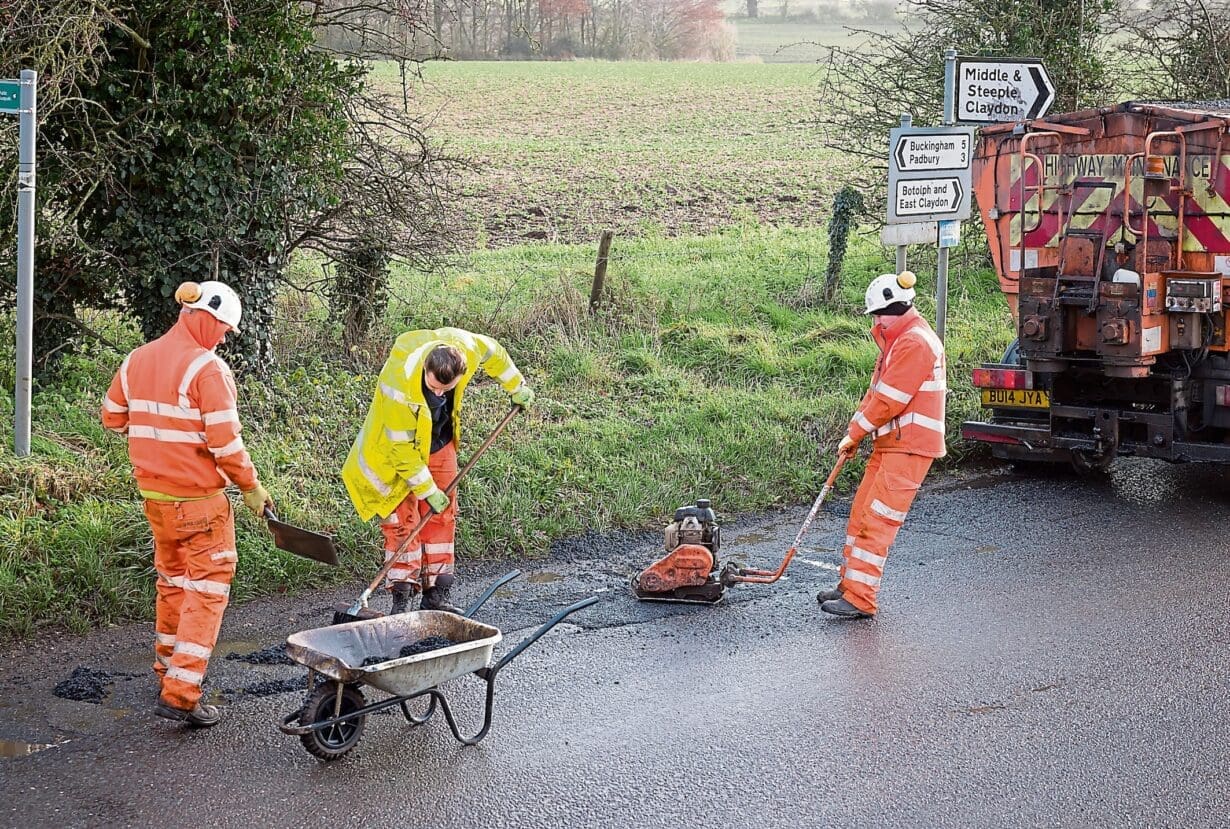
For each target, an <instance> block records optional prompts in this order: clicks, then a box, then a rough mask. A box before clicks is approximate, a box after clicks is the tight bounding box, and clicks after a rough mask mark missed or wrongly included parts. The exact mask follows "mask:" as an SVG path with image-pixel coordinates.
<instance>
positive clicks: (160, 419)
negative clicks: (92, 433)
mask: <svg viewBox="0 0 1230 829" xmlns="http://www.w3.org/2000/svg"><path fill="white" fill-rule="evenodd" d="M185 320H186V317H180V319H179V321H178V322H177V323H176V324H175V325H174V326H173V327H172V328H171V330H170V331H168V332H167V333H166V334H164V335H162V336H161V337H159V338H158V339H156V340H154V341H153V342H151V343H146V344H145V345H143V346H141V347H140V348H138V349H136V350H135V351H133V352H132V353H131V354H129V355H128V356H127V357H125V358H124V362H123V363H122V364H121V365H120V370H119V371H118V372H116V375H115V379H114V380H112V381H111V388H110V389H108V391H107V396H106V398H105V399H104V400H103V407H102V422H103V426H105V427H107V428H108V429H110V430H112V431H114V432H119V433H120V434H122V435H127V436H128V457H129V458H130V459H131V460H132V466H133V474H134V476H135V477H136V479H137V484H138V486H139V487H140V488H141V490H142V491H144V492H156V493H159V494H162V495H168V496H172V497H175V498H200V497H204V496H207V495H212V494H213V493H215V492H218V491H220V490H221V489H222V488H223V487H225V486H226V485H227V484H228V483H232V482H233V483H235V484H237V485H238V486H239V488H240V489H242V490H244V491H247V490H249V489H252V488H253V487H254V486H256V483H257V479H256V469H255V467H253V466H252V459H251V458H249V457H248V452H247V450H246V449H244V445H243V439H242V438H240V437H239V432H240V428H241V427H240V425H239V412H238V410H237V409H236V400H235V380H234V378H233V377H232V376H231V369H230V367H229V366H228V365H227V364H226V361H225V360H223V359H222V358H221V357H219V356H218V355H217V354H215V353H214V352H213V351H212V350H210V349H206V348H203V347H202V346H201V345H200V343H198V342H197V341H196V339H195V338H194V337H193V336H192V333H191V332H190V331H189V329H188V325H187V323H186V321H185Z"/></svg>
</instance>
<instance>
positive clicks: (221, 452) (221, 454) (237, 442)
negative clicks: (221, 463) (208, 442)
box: [209, 437, 243, 458]
mask: <svg viewBox="0 0 1230 829" xmlns="http://www.w3.org/2000/svg"><path fill="white" fill-rule="evenodd" d="M209 451H210V452H211V453H213V456H214V457H215V458H225V457H226V456H227V455H234V454H235V453H236V452H242V451H243V438H241V437H237V438H235V439H234V440H232V441H231V442H230V443H228V444H227V445H226V446H223V447H222V448H221V449H215V448H213V447H212V446H211V447H209Z"/></svg>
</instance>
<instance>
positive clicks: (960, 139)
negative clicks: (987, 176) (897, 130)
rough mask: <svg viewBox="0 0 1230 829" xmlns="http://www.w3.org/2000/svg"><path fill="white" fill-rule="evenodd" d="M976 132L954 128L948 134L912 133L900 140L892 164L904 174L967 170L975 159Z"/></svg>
mask: <svg viewBox="0 0 1230 829" xmlns="http://www.w3.org/2000/svg"><path fill="white" fill-rule="evenodd" d="M973 149H974V131H973V130H970V129H962V128H961V127H955V128H952V129H948V130H928V131H927V132H925V133H921V134H920V131H919V130H913V131H911V132H909V133H905V134H903V135H899V136H898V137H897V148H896V149H895V150H894V151H893V160H894V161H896V162H897V169H898V170H901V171H902V172H911V173H912V172H919V171H924V170H925V171H930V172H934V171H938V170H964V169H966V168H968V167H969V161H970V158H971V157H972V156H973V154H974V153H973Z"/></svg>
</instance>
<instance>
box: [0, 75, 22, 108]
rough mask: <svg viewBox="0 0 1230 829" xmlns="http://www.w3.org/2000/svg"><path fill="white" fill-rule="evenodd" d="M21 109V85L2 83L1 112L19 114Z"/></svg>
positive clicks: (0, 91)
mask: <svg viewBox="0 0 1230 829" xmlns="http://www.w3.org/2000/svg"><path fill="white" fill-rule="evenodd" d="M19 109H21V84H20V83H18V82H17V81H0V112H17V110H19Z"/></svg>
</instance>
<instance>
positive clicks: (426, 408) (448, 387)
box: [342, 328, 534, 613]
mask: <svg viewBox="0 0 1230 829" xmlns="http://www.w3.org/2000/svg"><path fill="white" fill-rule="evenodd" d="M479 368H481V369H482V370H483V371H485V372H486V373H487V374H488V375H489V376H491V377H492V378H494V379H495V380H496V381H497V382H498V383H499V384H500V386H501V387H503V389H504V391H506V392H508V394H509V395H510V396H511V398H512V402H513V403H514V404H515V405H518V406H521V407H523V408H528V407H529V405H530V403H531V402H533V399H534V393H533V391H531V390H530V388H529V387H528V386H527V385H526V384H525V378H524V377H522V376H521V372H520V371H518V370H517V367H516V366H515V365H513V362H512V359H511V358H510V357H509V356H508V352H507V351H505V350H504V347H503V346H501V345H500V344H499V343H498V342H496V341H495V340H494V339H492V338H491V337H485V336H483V335H481V334H472V333H470V332H469V331H463V330H462V329H460V328H439V329H436V330H434V331H433V330H422V331H408V332H406V333H405V334H402V335H401V336H400V337H398V338H397V342H396V343H395V344H394V345H393V351H392V353H390V354H389V359H388V360H387V361H386V362H385V364H384V368H383V369H382V370H381V371H380V380H379V383H378V384H377V386H376V393H375V396H374V397H373V398H372V405H371V408H370V409H368V412H367V418H366V420H364V422H363V428H362V429H361V430H359V435H358V437H356V438H355V441H354V445H353V446H351V447H350V455H349V456H348V457H347V458H346V463H345V464H344V465H343V466H342V479H343V481H345V483H346V490H347V491H348V492H349V493H350V500H351V501H352V502H354V505H355V509H357V510H358V511H359V516H360V517H361V518H363V520H365V521H366V520H369V519H370V518H372V516H379V517H380V518H381V531H382V532H383V534H384V549H385V561H386V562H387V561H388V560H389V558H391V557H392V556H393V555H394V554H395V553H396V551H397V548H398V547H400V546H401V544H402V542H403V541H405V539H406V537H407V536H408V535H409V534H410V531H411V530H412V529H413V528H414V525H415V524H416V523H417V522H418V521H419V520H420V517H421V516H423V515H426V514H427V511H428V510H430V511H431V512H433V513H434V516H433V517H432V520H431V521H430V522H429V523H428V524H427V525H426V526H425V527H424V528H423V531H422V532H421V533H420V534H419V536H418V538H416V539H415V541H414V543H413V544H412V545H411V546H410V547H409V548H407V549H406V550H405V552H403V553H402V554H401V556H400V557H399V560H398V561H397V562H395V563H394V565H393V567H392V569H390V570H389V575H388V582H387V583H388V586H389V587H390V589H391V590H392V591H393V607H392V612H393V613H402V612H404V611H405V610H406V609H407V608H408V606H409V601H410V598H411V596H413V595H414V594H415V592H416V591H417V590H418V588H419V586H420V584H422V586H423V587H424V592H423V601H422V608H423V609H424V610H447V611H450V612H454V613H456V612H459V611H458V609H457V608H456V607H455V606H453V605H452V604H451V603H450V602H449V588H450V587H451V586H452V583H453V575H454V549H455V548H454V537H455V534H456V528H457V504H456V500H455V499H454V500H452V501H451V502H450V499H449V497H448V495H446V494H445V492H444V490H445V489H446V488H447V487H448V485H449V483H451V482H452V480H453V479H454V478H455V477H456V476H457V445H458V442H459V440H460V438H461V403H462V399H463V397H464V395H465V390H466V386H467V385H468V384H469V382H470V379H471V378H472V377H473V376H474V374H475V373H476V372H477V371H478V369H479ZM423 568H426V570H425V572H424V569H423Z"/></svg>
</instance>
